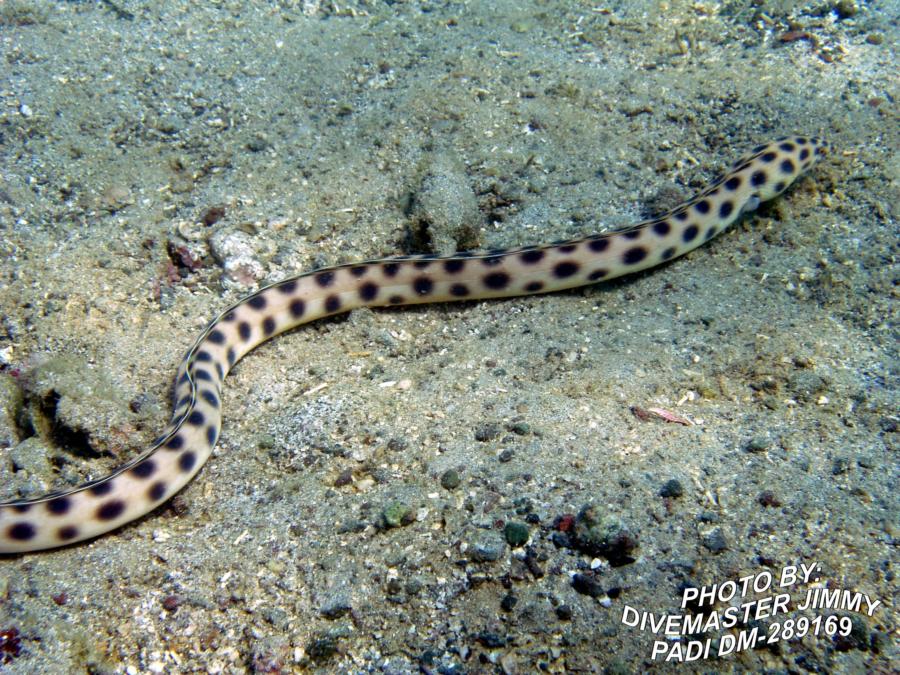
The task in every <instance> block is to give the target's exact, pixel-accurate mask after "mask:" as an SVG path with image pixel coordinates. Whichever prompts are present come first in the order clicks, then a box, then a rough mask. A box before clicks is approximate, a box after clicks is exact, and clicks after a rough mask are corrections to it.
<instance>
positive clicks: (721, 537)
mask: <svg viewBox="0 0 900 675" xmlns="http://www.w3.org/2000/svg"><path fill="white" fill-rule="evenodd" d="M702 542H703V546H704V547H705V548H706V549H707V550H709V551H710V552H711V553H722V552H723V551H725V550H727V549H728V541H727V540H726V539H725V533H724V532H722V528H721V527H717V528H716V529H714V530H713V531H712V532H709V533H707V534H705V535H703V540H702Z"/></svg>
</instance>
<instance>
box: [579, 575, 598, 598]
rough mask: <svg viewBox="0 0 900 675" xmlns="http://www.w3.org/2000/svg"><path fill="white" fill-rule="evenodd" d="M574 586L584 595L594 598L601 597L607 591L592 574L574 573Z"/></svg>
mask: <svg viewBox="0 0 900 675" xmlns="http://www.w3.org/2000/svg"><path fill="white" fill-rule="evenodd" d="M572 588H574V589H575V591H576V592H578V593H581V594H582V595H588V596H590V597H592V598H599V597H602V596H604V595H606V593H605V592H604V591H603V587H602V586H601V585H600V583H599V582H598V581H597V580H596V579H595V578H594V576H593V575H592V574H574V575H572Z"/></svg>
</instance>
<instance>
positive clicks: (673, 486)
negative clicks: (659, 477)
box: [659, 478, 684, 498]
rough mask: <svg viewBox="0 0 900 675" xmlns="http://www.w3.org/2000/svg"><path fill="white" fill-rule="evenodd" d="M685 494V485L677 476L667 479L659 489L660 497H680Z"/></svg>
mask: <svg viewBox="0 0 900 675" xmlns="http://www.w3.org/2000/svg"><path fill="white" fill-rule="evenodd" d="M683 494H684V486H683V485H682V484H681V481H679V480H678V479H677V478H672V479H671V480H667V481H666V482H665V483H663V486H662V487H661V488H660V489H659V496H660V497H672V498H676V497H680V496H681V495H683Z"/></svg>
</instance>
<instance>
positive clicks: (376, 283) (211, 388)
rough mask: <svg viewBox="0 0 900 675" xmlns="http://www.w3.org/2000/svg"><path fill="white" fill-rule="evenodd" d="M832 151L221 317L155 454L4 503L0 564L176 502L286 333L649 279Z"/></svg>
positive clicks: (788, 154)
mask: <svg viewBox="0 0 900 675" xmlns="http://www.w3.org/2000/svg"><path fill="white" fill-rule="evenodd" d="M825 149H826V145H825V143H824V141H822V140H821V139H819V138H807V137H800V136H791V137H785V138H780V139H777V140H775V141H773V142H771V143H767V144H764V145H760V146H758V147H756V148H754V149H753V150H752V151H751V152H750V153H749V154H747V155H746V156H744V157H742V158H741V159H740V160H738V161H737V162H736V163H735V164H734V165H733V166H732V168H731V169H730V171H728V172H727V173H726V174H725V175H723V176H722V177H721V178H719V179H718V180H716V181H715V182H713V183H712V184H710V185H709V186H707V187H706V188H705V189H704V190H703V191H702V192H700V193H699V194H697V195H696V196H695V197H693V198H692V199H691V200H690V201H687V202H685V203H684V204H682V205H680V206H678V207H676V208H674V209H672V210H671V211H669V212H668V213H666V214H664V215H662V216H660V217H658V218H655V219H653V220H648V221H645V222H641V223H638V224H636V225H633V226H631V227H628V228H625V229H621V230H617V231H612V232H606V233H602V234H594V235H590V236H586V237H584V238H581V239H573V240H570V241H562V242H554V243H552V244H546V245H537V246H525V247H520V248H512V249H502V250H491V251H475V252H465V253H457V254H454V255H450V256H432V255H419V256H402V257H394V258H385V259H382V260H370V261H365V262H359V263H350V264H346V265H338V266H335V267H329V268H325V269H319V270H314V271H311V272H308V273H306V274H301V275H299V276H296V277H292V278H290V279H286V280H284V281H280V282H278V283H275V284H272V285H270V286H266V287H265V288H262V289H260V290H258V291H256V292H255V293H253V294H251V295H248V296H247V297H245V298H243V299H242V300H240V301H239V302H237V303H235V304H234V305H232V306H231V307H229V308H228V309H226V310H225V311H224V312H222V313H221V314H219V316H218V317H216V318H215V319H214V320H213V321H212V322H211V323H210V324H209V325H208V326H207V328H206V329H205V330H204V331H203V332H202V334H201V335H200V337H199V338H197V341H196V342H195V343H194V345H193V346H192V347H191V348H190V350H189V351H188V352H187V355H186V356H185V358H184V360H183V361H182V363H181V365H180V366H179V369H178V374H177V376H176V380H175V386H174V393H175V404H174V413H173V416H172V419H171V421H170V422H169V424H168V425H167V427H166V428H165V429H164V430H163V432H162V433H161V434H160V435H159V437H158V438H157V440H156V441H155V442H154V443H152V444H151V446H150V448H149V449H147V450H146V451H145V452H143V453H142V454H141V455H140V456H139V457H137V458H135V459H134V460H132V461H130V462H128V463H127V464H124V465H123V466H120V467H119V468H117V469H116V470H114V471H113V472H112V473H110V474H109V475H107V476H104V477H102V478H100V479H98V480H94V481H91V482H89V483H85V484H83V485H80V486H78V487H75V488H73V489H68V490H65V491H60V492H55V493H52V494H47V495H44V496H41V497H38V498H35V499H20V500H16V501H10V502H6V503H0V553H18V552H24V551H36V550H41V549H48V548H54V547H57V546H63V545H66V544H71V543H74V542H77V541H81V540H84V539H90V538H92V537H96V536H98V535H101V534H103V533H105V532H109V531H110V530H113V529H115V528H118V527H120V526H122V525H124V524H125V523H128V522H130V521H133V520H135V519H137V518H139V517H141V516H143V515H144V514H146V513H148V512H150V511H152V510H153V509H155V508H156V507H158V506H159V505H160V504H163V503H164V502H165V501H166V500H168V499H170V498H171V497H172V496H173V495H174V494H175V493H177V492H178V491H179V490H181V489H182V488H183V487H184V486H185V485H186V484H187V483H188V482H189V481H190V480H191V479H192V478H193V477H194V476H195V475H196V473H197V472H198V471H199V470H200V468H201V467H202V466H203V463H204V462H205V461H206V460H207V459H208V458H209V456H210V454H211V453H212V450H213V447H214V446H215V444H216V439H217V438H218V437H219V430H220V429H221V425H222V415H221V392H222V383H223V381H224V379H225V376H226V375H227V374H228V372H229V371H230V370H231V369H232V368H233V367H234V365H235V364H236V363H237V362H238V361H239V360H240V359H241V358H242V357H243V356H244V355H245V354H247V352H249V351H250V350H252V349H253V348H254V347H256V346H257V345H259V344H261V343H262V342H265V341H266V340H268V339H269V338H271V337H273V336H275V335H278V334H279V333H283V332H284V331H287V330H290V329H292V328H294V327H296V326H298V325H300V324H304V323H307V322H310V321H314V320H316V319H319V318H321V317H325V316H332V315H334V314H338V313H341V312H347V311H350V310H352V309H355V308H357V307H379V306H395V305H409V304H414V303H426V302H446V301H452V300H477V299H487V298H504V297H510V296H520V295H531V294H535V293H548V292H552V291H560V290H563V289H567V288H573V287H576V286H584V285H587V284H593V283H596V282H600V281H604V280H607V279H612V278H615V277H618V276H621V275H623V274H630V273H632V272H638V271H640V270H644V269H647V268H649V267H654V266H656V265H659V264H661V263H665V262H667V261H669V260H672V259H674V258H677V257H678V256H681V255H684V254H685V253H687V252H688V251H691V250H693V249H695V248H697V247H698V246H700V245H701V244H703V243H704V242H707V241H709V240H710V239H712V238H713V237H715V236H716V235H717V234H720V233H721V232H722V231H723V230H725V229H726V228H727V227H729V226H730V225H731V224H732V223H734V222H735V221H736V220H737V219H738V218H739V217H740V216H741V214H743V213H746V212H749V211H753V210H754V209H756V207H757V206H758V205H759V204H760V202H764V201H766V200H769V199H772V198H774V197H777V196H778V195H780V194H781V193H783V192H784V191H785V190H786V189H787V188H788V187H789V186H790V185H791V184H792V183H793V182H794V181H795V180H796V179H797V178H798V177H799V176H800V175H801V174H802V173H803V172H805V171H806V170H808V169H809V168H810V167H811V166H812V165H813V164H814V163H815V162H816V161H817V160H818V159H819V158H820V157H821V156H822V155H824V154H825Z"/></svg>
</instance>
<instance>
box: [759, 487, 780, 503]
mask: <svg viewBox="0 0 900 675" xmlns="http://www.w3.org/2000/svg"><path fill="white" fill-rule="evenodd" d="M756 501H758V502H759V503H760V504H761V505H763V506H781V500H780V499H779V498H778V495H776V494H775V493H774V492H772V491H771V490H763V491H762V492H760V493H759V496H758V497H757V498H756Z"/></svg>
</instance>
